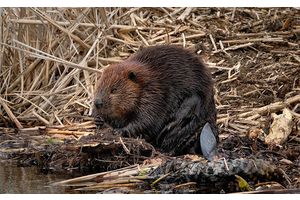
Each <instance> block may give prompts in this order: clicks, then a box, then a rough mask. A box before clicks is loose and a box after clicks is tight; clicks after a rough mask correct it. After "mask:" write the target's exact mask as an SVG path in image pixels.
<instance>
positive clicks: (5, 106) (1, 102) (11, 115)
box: [0, 97, 23, 129]
mask: <svg viewBox="0 0 300 200" xmlns="http://www.w3.org/2000/svg"><path fill="white" fill-rule="evenodd" d="M0 104H1V105H2V107H3V108H4V110H5V112H6V113H7V115H8V116H9V118H10V119H11V121H13V122H14V123H15V125H16V126H17V128H18V129H22V128H23V126H22V124H21V123H20V122H19V120H18V119H17V118H16V116H15V115H14V114H13V112H12V111H11V110H10V108H9V107H8V106H7V105H6V103H5V101H4V99H2V98H1V97H0Z"/></svg>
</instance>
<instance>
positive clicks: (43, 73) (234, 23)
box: [0, 8, 300, 132]
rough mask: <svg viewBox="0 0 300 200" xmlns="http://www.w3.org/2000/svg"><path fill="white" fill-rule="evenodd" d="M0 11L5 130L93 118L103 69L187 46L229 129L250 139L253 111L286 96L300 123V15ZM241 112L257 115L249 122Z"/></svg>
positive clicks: (0, 101) (280, 11) (277, 11)
mask: <svg viewBox="0 0 300 200" xmlns="http://www.w3.org/2000/svg"><path fill="white" fill-rule="evenodd" d="M0 12H1V26H0V27H1V31H0V34H1V35H0V44H1V51H0V94H1V96H0V105H1V111H2V112H1V115H0V125H1V126H10V125H13V126H15V127H17V128H18V129H22V128H28V127H34V126H38V125H45V126H52V125H62V126H64V125H70V124H72V123H75V122H76V123H80V122H86V121H88V120H91V119H90V118H89V117H88V116H89V115H90V114H91V108H92V99H93V93H94V84H95V82H96V81H97V79H98V77H99V75H100V74H101V70H102V69H103V68H104V67H106V66H107V65H109V64H112V63H116V62H120V61H121V60H123V59H125V58H127V57H128V56H129V55H130V54H132V53H134V52H135V51H137V50H138V49H139V48H141V47H143V46H148V45H158V44H166V43H171V44H177V45H181V46H183V47H185V48H189V49H191V50H192V51H194V52H196V53H198V54H200V56H202V57H203V59H204V60H205V61H206V62H207V63H208V66H209V67H210V68H211V70H212V73H213V76H214V78H215V80H216V87H215V88H216V100H217V106H218V110H219V120H218V122H219V124H221V126H222V127H223V126H224V127H226V129H227V130H229V131H242V132H246V131H247V129H248V128H249V127H250V126H249V124H250V125H253V124H256V125H258V124H257V122H255V121H253V120H254V119H257V118H258V117H259V116H260V114H261V113H259V112H258V113H257V112H256V111H255V109H256V108H259V107H263V106H266V105H269V104H271V103H275V102H282V104H283V105H285V102H286V101H285V100H286V99H287V98H288V97H293V98H296V99H294V100H293V101H292V103H293V107H292V108H291V109H293V111H296V112H294V113H295V116H296V117H297V118H299V112H298V110H299V108H298V107H299V106H298V105H299V104H298V103H299V96H296V93H299V82H300V81H299V78H297V77H295V75H296V74H297V73H298V74H299V63H300V58H299V54H300V52H299V34H300V25H299V10H298V9H296V8H255V9H248V8H72V9H70V8H1V11H0ZM276 60H278V61H276ZM277 69H278V70H277ZM271 70H272V71H273V72H272V73H271ZM276 70H277V71H278V73H277V71H276ZM281 79H284V80H281ZM274 83H275V84H274ZM286 83H287V84H286ZM272 84H273V85H272ZM295 96H296V97H295ZM287 101H288V100H287ZM295 103H296V104H295ZM295 106H296V107H295ZM275 111H276V110H275ZM277 111H278V110H277ZM244 112H247V113H248V112H250V113H251V112H252V113H251V114H252V115H251V116H253V114H258V115H259V116H258V115H256V117H251V116H249V115H247V117H245V116H246V115H245V116H244V114H241V113H244ZM297 112H298V113H297ZM236 116H237V117H238V118H246V119H245V120H244V121H243V122H242V123H243V124H244V126H242V125H240V124H238V125H236V122H234V123H230V120H232V119H233V118H236ZM225 122H226V123H225ZM245 124H246V125H245ZM247 124H248V125H247ZM238 127H240V128H238Z"/></svg>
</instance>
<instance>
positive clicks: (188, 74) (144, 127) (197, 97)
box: [93, 45, 217, 155]
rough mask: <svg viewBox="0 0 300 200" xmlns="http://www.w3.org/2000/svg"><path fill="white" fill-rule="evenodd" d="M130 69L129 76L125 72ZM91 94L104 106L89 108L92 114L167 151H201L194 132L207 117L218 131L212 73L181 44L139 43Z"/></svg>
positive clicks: (128, 134)
mask: <svg viewBox="0 0 300 200" xmlns="http://www.w3.org/2000/svg"><path fill="white" fill-rule="evenodd" d="M132 72H133V73H134V78H135V79H134V80H131V79H129V76H128V75H129V73H132ZM116 88H117V89H116ZM112 89H116V90H114V94H111V93H110V92H111V90H112ZM95 98H101V99H103V100H104V101H105V109H94V111H93V113H94V116H95V117H96V118H103V119H104V121H105V122H106V123H108V124H110V125H111V126H112V127H113V128H115V129H117V130H118V132H120V133H121V134H123V135H125V136H130V137H138V136H141V137H143V138H145V139H146V140H147V141H148V142H150V143H152V144H153V145H154V146H156V147H158V148H160V149H161V150H162V151H164V152H168V153H170V154H171V155H181V154H185V153H200V147H199V133H200V131H201V129H202V127H203V125H204V124H205V123H206V122H209V123H210V124H211V127H212V129H213V132H214V134H215V135H216V136H217V127H216V108H215V103H214V99H213V82H212V79H211V75H210V73H209V71H208V70H207V68H206V67H205V65H204V64H203V62H202V61H201V60H200V59H199V58H198V57H197V56H196V55H194V54H192V53H190V52H188V51H187V50H184V49H182V48H180V47H175V46H168V45H165V46H153V47H148V48H144V49H142V50H140V51H138V52H137V53H136V54H134V55H133V56H131V57H130V58H129V59H127V60H125V61H124V62H122V63H119V64H116V65H112V66H109V67H108V68H107V69H105V70H104V72H103V74H102V76H101V78H100V81H99V83H98V84H97V92H96V94H95Z"/></svg>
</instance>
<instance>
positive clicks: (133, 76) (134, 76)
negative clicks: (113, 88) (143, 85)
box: [128, 72, 137, 82]
mask: <svg viewBox="0 0 300 200" xmlns="http://www.w3.org/2000/svg"><path fill="white" fill-rule="evenodd" d="M128 79H129V80H132V81H133V82H137V77H136V73H135V72H129V73H128Z"/></svg>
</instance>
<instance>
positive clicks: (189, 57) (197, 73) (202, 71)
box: [129, 45, 212, 98]
mask: <svg viewBox="0 0 300 200" xmlns="http://www.w3.org/2000/svg"><path fill="white" fill-rule="evenodd" d="M129 60H134V61H138V62H140V63H143V64H144V66H145V67H147V68H149V69H150V71H153V72H154V74H155V75H156V76H155V77H152V78H153V79H154V80H155V81H158V82H160V83H161V84H162V85H163V86H165V87H166V88H167V89H166V90H168V91H169V94H170V95H172V96H177V97H181V96H189V95H191V94H194V93H195V92H196V93H197V94H198V95H200V96H202V97H204V98H205V97H206V95H207V94H209V93H211V90H212V79H211V76H210V73H209V71H208V70H207V68H206V67H205V65H204V64H203V62H202V61H201V59H200V58H198V57H197V56H196V55H194V54H192V53H191V52H189V51H188V50H185V49H183V48H181V47H177V46H171V45H162V46H152V47H147V48H145V49H142V50H140V51H138V52H137V53H136V54H134V55H133V56H132V57H130V58H129Z"/></svg>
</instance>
